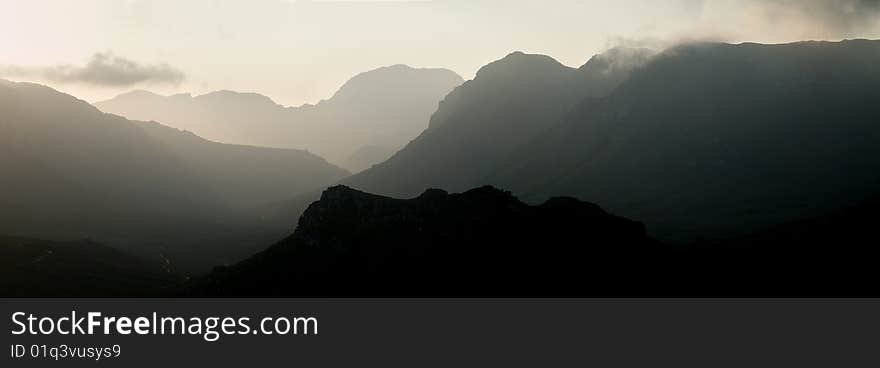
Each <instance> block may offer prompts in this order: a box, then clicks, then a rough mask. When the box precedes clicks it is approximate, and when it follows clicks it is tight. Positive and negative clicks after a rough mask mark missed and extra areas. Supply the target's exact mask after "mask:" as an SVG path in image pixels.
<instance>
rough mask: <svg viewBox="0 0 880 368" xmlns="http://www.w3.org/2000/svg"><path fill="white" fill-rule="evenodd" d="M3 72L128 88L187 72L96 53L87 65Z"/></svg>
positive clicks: (173, 80)
mask: <svg viewBox="0 0 880 368" xmlns="http://www.w3.org/2000/svg"><path fill="white" fill-rule="evenodd" d="M0 74H2V75H5V76H9V77H22V78H36V79H41V80H45V81H50V82H55V83H81V84H88V85H93V86H105V87H125V86H131V85H135V84H171V85H177V84H180V82H182V81H183V80H184V79H185V75H184V73H183V72H181V71H180V70H178V69H176V68H174V67H172V66H170V65H168V64H156V65H144V64H140V63H137V62H135V61H132V60H129V59H126V58H122V57H118V56H115V55H113V54H111V53H96V54H94V55H92V57H91V58H90V59H89V60H88V62H87V63H86V64H85V65H82V66H77V65H67V64H65V65H55V66H48V67H26V66H6V67H0Z"/></svg>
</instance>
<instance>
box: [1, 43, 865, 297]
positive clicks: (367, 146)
mask: <svg viewBox="0 0 880 368" xmlns="http://www.w3.org/2000/svg"><path fill="white" fill-rule="evenodd" d="M459 82H460V78H459V77H458V76H457V75H455V74H454V73H451V72H449V71H446V70H441V69H438V70H424V69H412V68H409V67H405V66H394V67H388V68H382V69H379V70H374V71H370V72H366V73H363V74H361V75H359V76H357V77H355V78H353V79H352V80H351V81H349V82H348V83H347V84H346V85H345V86H343V87H342V88H341V89H340V90H339V92H337V93H336V94H335V95H334V96H333V97H332V98H330V99H328V100H326V101H322V102H321V103H319V104H317V105H315V106H302V107H295V108H291V107H283V106H280V105H277V104H275V103H274V102H272V100H271V99H269V98H268V97H265V96H262V95H257V94H242V93H237V92H230V91H221V92H215V93H211V94H207V95H203V96H196V97H192V96H189V95H176V96H169V97H163V96H158V95H153V94H150V93H147V92H133V93H129V94H126V95H122V96H120V97H118V98H115V99H113V100H110V101H106V102H103V103H100V104H99V106H100V107H101V109H103V110H105V111H116V112H120V113H123V114H125V115H126V116H128V117H129V118H131V119H142V120H147V121H139V120H128V119H126V118H122V117H120V116H117V115H112V114H105V113H102V112H101V111H99V110H98V109H96V108H94V107H92V106H90V105H88V104H86V103H85V102H82V101H79V100H76V99H75V98H73V97H71V96H68V95H64V94H62V93H59V92H56V91H54V90H52V89H50V88H47V87H43V86H39V85H33V84H27V83H11V82H5V81H0V172H3V173H4V174H7V173H9V175H3V176H0V186H2V188H4V190H3V191H0V205H2V206H0V220H2V221H0V234H12V235H19V236H28V237H31V238H41V239H49V241H46V240H42V241H40V240H33V239H28V242H29V243H33V244H42V245H41V246H42V247H43V248H38V250H37V251H36V253H34V252H23V251H21V250H20V249H19V248H8V249H13V251H10V254H17V255H19V256H21V257H24V258H23V259H29V260H32V259H34V258H35V257H40V255H41V254H43V253H41V252H42V251H43V250H53V252H54V251H55V250H54V249H55V247H58V246H61V245H62V244H80V245H82V244H86V245H87V246H80V247H78V248H77V249H84V252H85V253H86V254H88V253H90V252H98V253H100V252H102V251H101V250H100V249H103V248H101V247H102V246H97V244H99V243H100V244H104V245H106V246H109V247H112V248H114V249H117V250H123V251H124V252H123V253H122V255H119V254H115V253H114V254H115V255H114V256H113V257H111V258H112V262H111V263H112V264H117V262H118V264H129V263H127V261H126V259H128V256H129V255H128V254H127V253H128V252H131V253H132V254H134V255H137V256H138V257H141V259H143V258H144V257H146V258H150V257H152V259H154V260H155V259H159V260H161V261H162V262H163V264H164V265H165V266H168V267H165V266H163V268H162V269H164V270H165V272H167V273H169V274H171V275H172V277H170V278H171V279H175V278H174V277H173V276H175V275H179V274H178V270H179V269H186V270H189V272H190V274H193V275H195V274H198V273H200V272H202V271H205V270H207V269H208V267H210V266H219V267H217V268H215V269H214V271H213V272H211V273H210V274H208V275H207V276H205V277H197V278H195V279H194V280H193V281H191V282H189V283H186V284H185V290H184V291H183V294H184V295H198V296H220V295H223V296H245V295H247V296H343V294H344V296H376V295H383V296H432V295H433V296H436V295H440V294H442V295H445V296H461V295H468V296H481V295H482V296H486V295H496V296H502V295H505V296H510V295H527V296H544V295H555V296H559V295H566V296H584V295H590V296H632V295H633V294H635V293H637V294H639V295H640V296H668V295H671V294H675V295H682V294H684V295H685V296H707V295H720V296H725V295H726V296H729V295H732V294H735V295H737V296H755V294H760V295H762V296H767V295H770V296H772V295H773V292H774V291H777V292H779V290H785V291H787V292H788V293H786V295H792V294H794V295H796V296H804V295H805V294H809V292H810V290H818V291H820V292H821V294H822V295H825V296H827V295H830V294H833V293H834V291H835V290H847V291H851V292H852V291H858V290H866V285H867V280H869V279H871V276H872V271H871V267H870V264H869V263H870V262H869V260H870V259H874V258H876V257H875V256H876V251H875V250H874V249H873V247H872V246H870V245H868V243H866V242H862V241H860V240H858V239H859V238H860V237H861V238H868V239H871V238H873V237H875V236H874V235H873V234H872V233H871V232H870V223H871V221H872V220H871V219H872V216H873V214H874V213H875V212H876V208H877V201H876V198H877V196H878V195H880V125H878V124H880V120H878V116H880V105H878V104H876V103H875V101H880V41H871V40H848V41H841V42H797V43H791V44H778V45H762V44H753V43H744V44H725V43H691V44H683V45H678V46H676V47H673V48H670V49H667V50H663V51H659V52H657V51H653V50H648V49H636V48H616V49H611V50H608V51H607V52H604V53H602V54H599V55H596V56H594V57H592V58H591V59H590V60H588V61H587V62H586V63H585V64H583V65H582V66H581V67H579V68H572V67H568V66H565V65H562V64H561V63H559V62H557V61H556V60H554V59H552V58H551V57H549V56H544V55H533V54H525V53H522V52H514V53H511V54H509V55H507V56H506V57H504V58H502V59H499V60H497V61H495V62H492V63H490V64H488V65H486V66H484V67H483V68H481V69H480V70H479V72H478V73H477V74H476V76H475V78H474V79H473V80H469V81H467V82H464V83H461V84H460V83H459ZM459 84H460V85H459ZM447 92H448V93H447ZM432 98H433V100H432ZM119 110H125V111H124V112H122V111H119ZM139 114H143V115H139ZM429 115H430V118H428V116H429ZM138 116H140V118H138ZM171 126H173V128H172V127H171ZM200 131H205V133H204V134H206V135H208V136H212V135H216V136H226V137H228V138H233V137H237V139H239V140H242V141H241V142H238V143H239V144H252V145H239V144H228V143H217V142H214V141H213V140H223V139H220V138H216V136H214V137H207V138H209V139H211V140H209V139H206V138H202V136H201V134H202V133H201V132H200ZM258 145H259V146H273V147H297V148H265V147H258ZM399 147H402V148H399ZM398 148H399V149H398ZM319 156H325V157H326V158H327V159H328V160H330V162H333V163H337V162H338V163H340V164H343V163H344V166H345V167H346V168H348V169H349V170H346V169H342V168H339V167H337V166H335V165H333V164H331V163H328V161H326V160H324V158H321V157H319ZM386 158H387V159H386ZM377 162H380V163H378V164H375V163H377ZM374 164H375V165H374ZM361 170H363V171H361ZM328 187H329V189H327V188H328ZM496 188H498V189H496ZM450 193H454V194H450ZM872 198H873V199H872ZM866 200H867V201H866ZM593 203H595V204H593ZM301 215H302V216H301ZM285 236H287V237H286V238H284V237H285ZM86 238H92V239H94V241H86V242H84V243H83V242H78V241H75V242H57V240H65V239H67V240H71V239H86ZM9 239H13V240H10V242H20V241H18V240H15V239H22V238H18V237H14V238H13V237H10V238H9ZM279 239H283V240H281V241H278V240H279ZM43 242H46V243H43ZM269 244H274V245H272V246H271V247H269V248H266V247H267V246H268V245H269ZM16 246H17V245H16ZM8 249H7V250H8ZM101 254H103V253H101ZM117 256H118V257H117ZM66 257H69V258H70V259H74V258H76V256H75V255H66ZM242 260H243V261H242ZM239 261H240V262H239ZM166 262H167V263H169V264H170V265H169V264H165V263H166ZM168 268H170V269H171V270H170V271H169V270H168ZM102 269H103V268H102ZM744 270H749V271H744ZM819 270H824V271H822V272H820V271H819ZM31 271H32V270H30V269H27V270H24V271H23V272H31ZM77 272H79V271H77ZM107 272H108V273H113V272H116V269H115V268H111V269H108V270H107ZM139 272H146V273H147V274H150V272H153V271H152V270H146V271H143V270H141V271H138V274H139ZM745 273H748V274H745ZM829 274H830V276H829ZM166 276H167V275H166ZM150 277H152V276H149V277H147V279H149V280H153V279H151V278H150ZM608 278H611V280H610V281H605V280H607V279H608ZM791 278H797V279H798V282H792V281H791ZM160 279H161V278H160ZM133 280H134V282H139V281H138V280H141V279H139V278H137V277H136V278H134V279H133ZM599 280H603V281H599ZM150 285H153V286H155V284H150ZM841 285H843V286H841ZM151 287H152V286H151ZM813 287H815V288H813ZM811 288H813V289H811ZM487 290H489V291H487ZM490 291H491V292H490ZM456 292H458V293H456ZM750 292H751V293H752V294H750ZM716 293H717V294H716ZM777 295H778V294H777Z"/></svg>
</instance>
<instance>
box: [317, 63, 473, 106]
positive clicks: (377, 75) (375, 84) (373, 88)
mask: <svg viewBox="0 0 880 368" xmlns="http://www.w3.org/2000/svg"><path fill="white" fill-rule="evenodd" d="M462 82H464V79H462V78H461V76H460V75H458V74H456V73H455V72H453V71H451V70H449V69H444V68H414V67H411V66H409V65H405V64H395V65H390V66H384V67H381V68H376V69H373V70H369V71H366V72H363V73H360V74H357V75H355V76H354V77H352V78H351V79H349V80H348V81H346V82H345V84H343V85H342V87H340V88H339V90H338V91H336V93H335V94H333V97H331V98H330V100H348V99H362V98H365V97H366V98H370V99H375V94H376V92H377V91H385V92H383V94H382V95H387V93H388V91H389V90H391V91H400V92H401V93H410V92H411V90H412V89H413V87H415V86H418V85H423V84H426V83H428V84H436V85H443V86H448V87H449V88H450V89H451V88H452V87H455V86H457V85H459V84H461V83H462ZM324 102H326V101H324Z"/></svg>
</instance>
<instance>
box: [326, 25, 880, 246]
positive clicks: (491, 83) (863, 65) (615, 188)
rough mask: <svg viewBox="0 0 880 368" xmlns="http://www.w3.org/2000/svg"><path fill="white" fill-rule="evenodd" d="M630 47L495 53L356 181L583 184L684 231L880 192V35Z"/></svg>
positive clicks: (553, 190) (843, 203) (360, 185)
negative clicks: (497, 56)
mask: <svg viewBox="0 0 880 368" xmlns="http://www.w3.org/2000/svg"><path fill="white" fill-rule="evenodd" d="M623 50H624V51H617V52H611V53H606V54H603V55H599V56H596V57H594V58H593V59H592V60H590V62H588V63H586V64H585V65H584V66H582V67H581V68H579V69H573V68H568V67H566V66H563V65H561V64H559V63H558V62H556V61H554V60H552V59H550V58H549V57H546V56H542V55H527V54H522V53H514V54H511V55H509V56H507V57H505V58H504V59H501V60H499V61H497V62H494V63H491V64H489V65H487V66H485V67H484V68H483V69H481V70H480V71H479V72H478V73H477V76H476V78H475V79H474V80H472V81H468V82H466V83H465V84H463V85H462V86H460V87H458V88H456V89H455V90H454V91H453V92H452V93H450V94H449V95H448V96H447V97H446V98H445V99H444V101H443V102H441V104H440V108H439V109H438V110H437V112H436V113H435V114H434V115H433V116H432V118H431V124H430V126H429V127H428V129H426V130H425V131H424V132H423V133H422V134H421V135H420V136H419V137H418V138H416V139H415V140H413V141H412V142H410V143H409V144H407V145H406V146H405V147H404V148H402V149H401V150H400V151H399V152H398V153H396V154H395V155H394V156H393V157H391V158H390V159H389V160H387V161H385V162H383V163H382V164H380V165H376V166H375V167H373V168H371V169H368V170H366V171H364V172H361V173H358V174H356V175H354V176H352V177H350V178H347V179H345V180H343V181H342V183H344V184H346V185H349V186H351V187H353V188H357V189H361V190H364V191H367V192H371V193H377V194H381V195H388V196H392V197H401V198H407V197H412V196H415V195H417V194H418V193H419V192H420V191H421V190H424V188H426V187H438V188H441V189H445V190H450V191H461V190H465V189H467V188H471V187H475V186H479V185H485V184H491V185H496V186H499V187H503V188H509V189H510V190H512V192H513V193H514V194H516V195H517V196H519V197H521V198H523V199H524V200H526V201H527V202H530V203H540V202H541V201H543V200H546V199H547V198H550V197H553V196H560V195H566V196H573V197H576V198H579V199H581V200H587V201H591V202H595V203H601V204H603V206H606V208H608V209H609V210H611V211H612V212H614V213H617V214H620V215H622V216H626V217H629V218H635V219H639V220H640V221H644V222H645V223H646V225H647V227H648V232H649V233H650V234H652V235H654V236H657V237H658V238H660V239H662V240H665V241H673V242H681V243H687V242H690V241H693V240H695V239H699V238H726V237H732V236H737V235H742V234H745V233H748V232H751V231H757V230H759V229H761V228H765V227H768V226H772V225H774V224H778V223H781V222H785V221H789V220H792V219H795V218H799V217H809V216H815V215H819V214H821V213H823V212H825V211H830V210H833V209H836V208H843V207H847V206H850V205H853V204H854V203H856V202H858V201H859V200H862V199H864V198H867V197H869V196H872V195H875V194H876V193H877V192H878V189H880V144H878V142H880V126H878V124H877V119H876V117H877V116H880V106H878V105H877V104H874V103H872V101H875V100H877V98H878V97H880V69H878V65H880V41H869V40H850V41H842V42H798V43H792V44H780V45H760V44H749V43H746V44H736V45H734V44H723V43H696V44H685V45H680V46H677V47H673V48H671V49H668V50H665V51H663V52H660V53H658V54H653V53H650V52H646V51H638V50H637V51H632V50H630V51H626V49H623ZM615 58H616V59H615ZM615 60H617V61H615Z"/></svg>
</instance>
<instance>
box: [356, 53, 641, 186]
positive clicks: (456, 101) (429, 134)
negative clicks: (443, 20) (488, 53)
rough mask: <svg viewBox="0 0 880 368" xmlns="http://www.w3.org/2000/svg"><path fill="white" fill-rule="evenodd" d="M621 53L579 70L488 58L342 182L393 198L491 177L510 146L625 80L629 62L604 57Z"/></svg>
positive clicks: (515, 56)
mask: <svg viewBox="0 0 880 368" xmlns="http://www.w3.org/2000/svg"><path fill="white" fill-rule="evenodd" d="M642 53H646V51H643V52H633V53H632V54H637V55H641V54H642ZM623 54H624V53H622V52H621V53H620V54H617V53H609V54H608V55H606V56H597V57H596V58H595V59H596V60H595V61H594V62H591V63H588V64H587V65H584V67H582V68H581V69H574V68H569V67H566V66H564V65H562V64H560V63H559V62H557V61H556V60H553V59H552V58H550V57H547V56H544V55H529V54H523V53H521V52H516V53H512V54H510V55H508V56H506V57H505V58H503V59H501V60H498V61H495V62H493V63H490V64H488V65H486V66H484V67H483V68H482V69H480V71H479V72H477V75H476V77H475V78H474V80H472V81H468V82H466V83H465V84H463V85H462V86H460V87H458V88H456V89H455V90H454V91H453V92H452V93H450V94H449V95H448V96H446V98H445V99H444V100H443V101H442V102H441V103H440V107H439V109H438V110H437V112H435V113H434V115H433V116H431V122H430V125H429V127H428V129H427V130H425V131H424V132H423V133H422V134H421V135H419V137H418V138H416V139H415V140H413V141H412V142H410V144H408V145H407V146H406V147H404V148H403V149H402V150H401V151H400V152H398V153H397V154H395V155H394V156H392V157H391V158H390V159H389V160H387V161H385V162H383V163H381V164H380V165H376V166H375V167H373V168H371V169H369V170H366V171H364V172H362V173H360V174H357V175H355V176H353V177H352V178H350V179H347V180H345V181H344V182H343V183H344V184H346V185H351V186H352V187H355V188H358V189H362V190H366V191H368V192H373V193H379V194H383V195H390V196H396V197H410V196H415V195H417V194H418V193H421V191H423V190H424V189H425V188H429V187H438V188H442V189H445V190H450V191H461V190H466V189H468V188H471V187H474V186H479V185H483V184H494V183H493V182H488V181H486V179H487V177H488V176H489V175H490V174H492V173H493V172H494V171H495V170H497V169H498V168H499V167H500V166H501V165H502V164H503V163H504V162H505V161H506V160H507V158H508V156H509V155H510V154H512V153H513V152H514V150H515V149H516V148H517V147H519V146H521V145H523V144H526V143H528V142H529V141H531V140H532V139H533V138H534V137H535V136H536V135H538V134H540V133H541V132H543V131H545V130H547V129H549V128H550V127H552V126H554V125H555V124H557V123H559V121H560V119H562V117H563V116H565V114H566V113H567V112H568V111H569V110H570V109H571V108H572V107H573V106H574V105H575V104H576V103H577V102H578V101H580V100H582V99H583V98H585V97H598V96H604V95H605V94H607V93H608V92H610V90H611V89H613V87H615V86H616V84H617V83H619V82H620V81H622V80H623V79H625V76H626V75H628V73H629V71H630V69H631V68H627V67H625V66H624V64H622V63H613V62H610V60H614V58H615V57H619V56H621V55H623ZM627 56H629V53H627ZM634 60H635V58H634Z"/></svg>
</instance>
